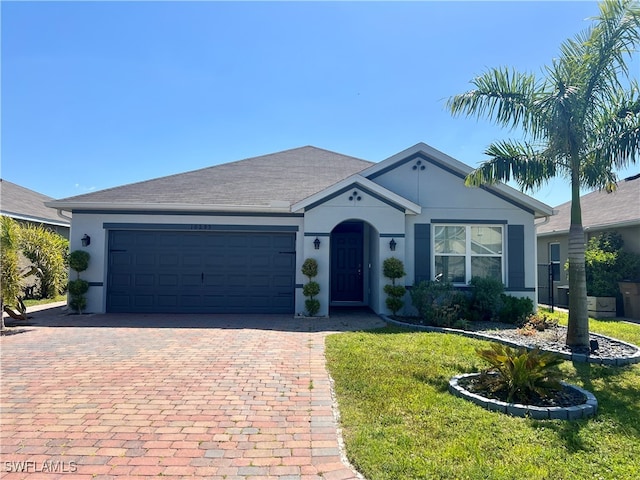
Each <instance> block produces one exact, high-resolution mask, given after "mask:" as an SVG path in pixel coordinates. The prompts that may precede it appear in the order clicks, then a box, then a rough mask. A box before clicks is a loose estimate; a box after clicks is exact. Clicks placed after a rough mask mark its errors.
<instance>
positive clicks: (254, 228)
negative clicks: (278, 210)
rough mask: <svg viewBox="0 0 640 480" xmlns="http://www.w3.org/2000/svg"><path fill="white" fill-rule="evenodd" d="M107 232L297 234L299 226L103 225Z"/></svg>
mask: <svg viewBox="0 0 640 480" xmlns="http://www.w3.org/2000/svg"><path fill="white" fill-rule="evenodd" d="M102 228H104V229H105V230H178V231H185V232H297V231H298V226H297V225H219V224H207V223H106V222H105V223H103V224H102Z"/></svg>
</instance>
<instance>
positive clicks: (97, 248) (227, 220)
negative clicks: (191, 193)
mask: <svg viewBox="0 0 640 480" xmlns="http://www.w3.org/2000/svg"><path fill="white" fill-rule="evenodd" d="M105 223H123V224H176V225H184V226H185V229H187V228H188V227H189V226H190V225H194V224H196V225H230V226H233V225H256V226H260V227H262V226H267V227H268V226H292V227H297V228H298V232H297V234H296V250H297V251H298V252H300V251H302V250H303V249H304V235H303V231H302V228H303V219H302V217H297V216H278V217H267V216H230V215H206V214H192V215H171V214H163V215H149V214H125V213H82V212H74V214H73V227H72V231H71V238H70V251H73V250H85V251H87V252H88V253H89V254H90V255H91V259H90V261H89V268H88V269H87V270H86V271H84V272H82V274H81V278H83V279H84V280H86V281H88V282H90V284H91V287H90V288H89V292H88V293H87V309H86V311H87V312H93V313H104V312H105V311H106V302H107V298H106V297H107V267H108V265H107V262H108V248H109V246H108V244H107V243H108V238H109V231H108V230H107V229H105V228H104V224H105ZM85 234H86V235H89V236H90V237H91V244H90V245H89V246H87V247H83V246H82V241H81V238H82V237H83V235H85ZM301 267H302V260H301V257H300V255H298V257H297V259H296V272H298V273H297V275H301V274H300V273H299V272H300V269H301ZM73 275H75V272H73V271H71V272H70V276H73ZM298 279H299V278H298Z"/></svg>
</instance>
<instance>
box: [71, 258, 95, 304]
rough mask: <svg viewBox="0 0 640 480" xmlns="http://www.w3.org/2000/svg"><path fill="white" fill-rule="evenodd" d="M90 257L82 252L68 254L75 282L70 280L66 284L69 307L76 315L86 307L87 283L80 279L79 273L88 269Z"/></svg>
mask: <svg viewBox="0 0 640 480" xmlns="http://www.w3.org/2000/svg"><path fill="white" fill-rule="evenodd" d="M90 258H91V256H90V255H89V254H88V253H87V252H85V251H84V250H74V251H73V252H71V253H70V254H69V266H70V267H71V268H72V269H73V270H75V271H76V280H71V281H70V282H69V283H68V284H67V288H68V289H69V296H70V297H71V298H70V299H69V306H70V307H71V308H72V309H73V310H75V311H76V312H77V313H78V314H80V313H82V311H83V310H84V309H85V308H86V307H87V298H86V297H85V293H87V291H88V290H89V282H86V281H84V280H81V279H80V272H84V271H85V270H86V269H87V268H89V259H90Z"/></svg>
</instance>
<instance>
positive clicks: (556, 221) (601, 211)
mask: <svg viewBox="0 0 640 480" xmlns="http://www.w3.org/2000/svg"><path fill="white" fill-rule="evenodd" d="M580 206H581V207H582V226H583V227H584V228H585V230H589V229H600V228H607V227H616V226H622V225H633V224H640V175H635V176H633V177H629V178H627V179H625V180H623V181H621V182H618V188H617V189H616V190H615V191H614V192H612V193H607V192H606V191H604V190H601V191H594V192H591V193H588V194H586V195H583V196H582V197H580ZM554 210H557V211H558V213H557V214H556V215H554V216H553V217H551V219H550V220H549V222H548V223H547V224H545V225H541V226H539V227H538V229H537V233H538V235H541V234H550V233H554V232H555V233H564V232H568V231H569V223H570V215H571V202H567V203H563V204H562V205H559V206H557V207H555V208H554Z"/></svg>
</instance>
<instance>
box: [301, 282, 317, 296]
mask: <svg viewBox="0 0 640 480" xmlns="http://www.w3.org/2000/svg"><path fill="white" fill-rule="evenodd" d="M302 293H303V295H304V296H305V297H312V298H313V297H315V296H316V295H318V294H319V293H320V284H319V283H318V282H314V281H311V282H309V283H306V284H305V285H304V286H303V287H302Z"/></svg>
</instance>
